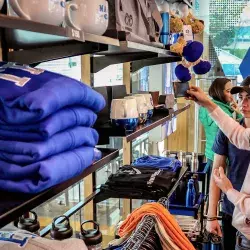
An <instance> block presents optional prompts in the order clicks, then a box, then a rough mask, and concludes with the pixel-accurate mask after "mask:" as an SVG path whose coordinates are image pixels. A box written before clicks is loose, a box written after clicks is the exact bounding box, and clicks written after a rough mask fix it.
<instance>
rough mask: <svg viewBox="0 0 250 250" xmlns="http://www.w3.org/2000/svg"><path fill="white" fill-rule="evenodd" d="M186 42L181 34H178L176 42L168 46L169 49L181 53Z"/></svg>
mask: <svg viewBox="0 0 250 250" xmlns="http://www.w3.org/2000/svg"><path fill="white" fill-rule="evenodd" d="M186 44H187V42H186V41H185V39H184V37H183V36H180V37H179V38H178V40H177V42H176V43H174V44H173V45H171V46H170V51H171V52H173V53H176V54H179V55H182V53H183V49H184V47H185V46H186Z"/></svg>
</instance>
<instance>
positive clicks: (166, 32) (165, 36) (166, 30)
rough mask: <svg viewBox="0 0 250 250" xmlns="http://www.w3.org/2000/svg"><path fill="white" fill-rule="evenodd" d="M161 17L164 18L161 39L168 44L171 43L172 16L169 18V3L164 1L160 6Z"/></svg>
mask: <svg viewBox="0 0 250 250" xmlns="http://www.w3.org/2000/svg"><path fill="white" fill-rule="evenodd" d="M159 8H160V12H161V18H162V23H163V26H162V29H161V35H160V41H161V42H162V43H163V44H164V45H167V44H169V43H170V41H169V36H170V21H169V20H170V18H169V3H168V2H164V3H163V4H162V5H161V6H160V7H159Z"/></svg>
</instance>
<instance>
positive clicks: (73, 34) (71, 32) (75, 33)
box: [66, 27, 85, 42]
mask: <svg viewBox="0 0 250 250" xmlns="http://www.w3.org/2000/svg"><path fill="white" fill-rule="evenodd" d="M66 33H67V36H68V37H69V38H72V39H74V40H78V41H81V42H85V38H84V32H83V31H79V30H76V29H72V28H70V27H67V28H66Z"/></svg>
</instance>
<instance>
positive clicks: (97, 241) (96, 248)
mask: <svg viewBox="0 0 250 250" xmlns="http://www.w3.org/2000/svg"><path fill="white" fill-rule="evenodd" d="M87 223H92V224H93V225H94V228H93V229H86V230H85V229H83V226H84V225H86V224H87ZM80 237H81V239H82V240H83V241H84V243H85V244H86V246H87V248H88V250H102V233H101V231H100V229H99V224H97V223H96V222H95V221H92V220H88V221H84V222H83V223H82V224H81V236H80Z"/></svg>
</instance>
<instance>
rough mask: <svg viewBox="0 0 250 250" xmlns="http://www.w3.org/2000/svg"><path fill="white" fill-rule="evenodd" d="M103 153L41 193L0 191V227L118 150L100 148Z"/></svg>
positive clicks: (109, 158) (113, 156)
mask: <svg viewBox="0 0 250 250" xmlns="http://www.w3.org/2000/svg"><path fill="white" fill-rule="evenodd" d="M100 150H101V151H102V153H103V157H102V159H101V160H99V161H97V162H95V163H94V164H93V165H92V166H90V167H89V168H87V169H86V170H84V171H83V173H82V174H80V175H79V176H76V177H74V178H72V179H70V180H68V181H65V182H63V183H61V184H59V185H56V186H54V187H51V188H49V189H47V190H45V191H44V192H42V193H39V194H35V195H25V194H21V193H7V192H1V193H0V228H1V227H3V226H5V225H7V224H8V223H10V222H12V221H14V220H15V219H17V218H18V217H19V216H21V215H22V214H24V213H27V211H30V210H32V209H33V208H35V207H37V206H39V205H41V204H42V203H44V202H46V201H48V200H49V199H51V198H55V197H56V196H58V195H60V193H62V192H63V191H64V190H66V189H67V188H69V187H71V186H73V185H74V184H76V183H78V182H79V181H81V180H82V179H83V178H85V177H86V176H88V175H89V174H91V173H93V172H95V171H96V170H98V169H100V168H101V167H103V166H104V165H105V164H107V163H109V162H110V161H111V160H113V159H115V158H116V157H118V155H119V151H118V150H115V149H100Z"/></svg>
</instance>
